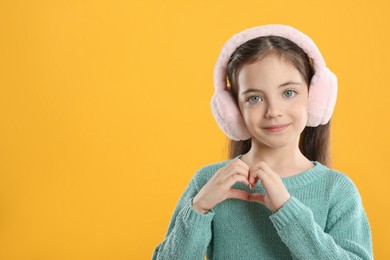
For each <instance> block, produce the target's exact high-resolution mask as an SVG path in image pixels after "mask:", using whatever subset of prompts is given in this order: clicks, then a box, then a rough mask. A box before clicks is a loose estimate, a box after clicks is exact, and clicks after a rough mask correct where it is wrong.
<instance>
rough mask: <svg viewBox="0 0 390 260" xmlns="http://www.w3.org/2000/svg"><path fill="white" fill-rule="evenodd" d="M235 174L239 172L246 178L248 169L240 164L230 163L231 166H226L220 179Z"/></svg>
mask: <svg viewBox="0 0 390 260" xmlns="http://www.w3.org/2000/svg"><path fill="white" fill-rule="evenodd" d="M237 174H239V175H241V176H243V177H245V178H246V179H248V174H249V172H248V169H246V168H245V167H243V166H242V165H238V164H235V165H232V166H230V167H228V168H227V169H226V172H225V173H223V174H222V176H221V177H220V178H221V179H222V180H226V179H228V178H230V177H231V176H233V175H237Z"/></svg>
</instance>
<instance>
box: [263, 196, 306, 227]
mask: <svg viewBox="0 0 390 260" xmlns="http://www.w3.org/2000/svg"><path fill="white" fill-rule="evenodd" d="M304 207H305V205H304V204H302V203H301V202H300V201H299V200H298V199H297V198H295V197H294V196H291V198H290V199H289V200H288V201H287V202H286V203H285V204H284V205H283V206H282V207H281V208H280V209H279V210H278V211H276V212H275V213H273V214H271V216H270V217H269V218H270V219H271V221H272V223H273V224H274V226H275V228H277V229H282V228H284V227H285V226H287V225H288V224H289V223H294V222H296V221H297V220H298V219H300V216H301V215H302V211H303V210H304Z"/></svg>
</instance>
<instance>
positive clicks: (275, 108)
mask: <svg viewBox="0 0 390 260" xmlns="http://www.w3.org/2000/svg"><path fill="white" fill-rule="evenodd" d="M281 115H282V112H281V107H280V104H278V103H277V102H275V101H273V102H270V101H269V102H268V107H267V111H266V114H265V117H266V118H274V117H278V116H281Z"/></svg>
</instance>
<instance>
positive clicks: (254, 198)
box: [249, 193, 267, 205]
mask: <svg viewBox="0 0 390 260" xmlns="http://www.w3.org/2000/svg"><path fill="white" fill-rule="evenodd" d="M266 196H267V195H264V194H261V193H252V194H250V196H249V201H251V202H257V203H260V204H263V205H265V197H266Z"/></svg>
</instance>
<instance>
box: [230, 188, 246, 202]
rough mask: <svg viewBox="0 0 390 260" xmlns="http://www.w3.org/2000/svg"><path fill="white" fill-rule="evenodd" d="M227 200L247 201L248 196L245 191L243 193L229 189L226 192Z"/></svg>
mask: <svg viewBox="0 0 390 260" xmlns="http://www.w3.org/2000/svg"><path fill="white" fill-rule="evenodd" d="M227 198H229V199H240V200H246V201H249V198H250V194H249V193H248V192H246V191H243V190H237V189H230V190H229V191H228V194H227Z"/></svg>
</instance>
